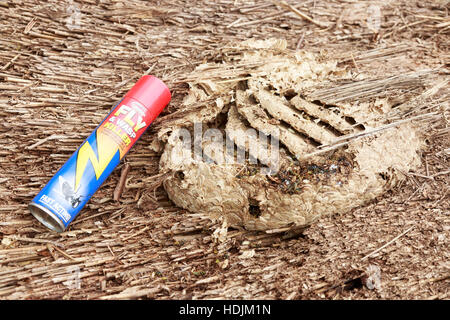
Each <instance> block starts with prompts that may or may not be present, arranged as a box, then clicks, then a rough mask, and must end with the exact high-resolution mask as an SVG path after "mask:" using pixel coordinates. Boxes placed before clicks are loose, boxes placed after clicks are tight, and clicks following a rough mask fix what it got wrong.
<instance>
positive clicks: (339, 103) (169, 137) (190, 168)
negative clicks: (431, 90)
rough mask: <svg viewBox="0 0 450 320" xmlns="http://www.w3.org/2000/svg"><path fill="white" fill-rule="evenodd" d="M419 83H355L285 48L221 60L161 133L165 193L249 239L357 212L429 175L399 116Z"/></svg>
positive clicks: (417, 142)
mask: <svg viewBox="0 0 450 320" xmlns="http://www.w3.org/2000/svg"><path fill="white" fill-rule="evenodd" d="M421 79H422V75H421V74H410V75H402V76H393V77H390V78H385V79H366V78H365V77H364V76H363V75H359V76H357V77H356V78H355V77H354V75H352V74H351V72H349V71H348V70H347V69H346V68H345V67H340V66H339V65H338V63H337V61H333V60H332V59H330V58H329V57H327V56H326V55H325V54H313V53H311V52H305V51H297V52H293V51H290V50H287V49H286V41H284V40H278V39H269V40H264V41H263V40H248V41H245V42H243V43H241V44H239V45H237V46H233V47H227V48H223V49H221V50H220V51H219V52H218V54H217V60H216V61H215V62H210V63H206V64H203V65H200V66H199V67H197V69H196V70H195V71H194V72H193V74H192V75H190V76H188V77H187V78H186V79H185V80H186V82H188V83H189V85H190V91H189V94H188V95H187V96H186V97H185V99H184V102H183V105H182V109H181V110H182V112H180V114H181V116H180V117H179V118H176V117H174V118H173V119H171V122H170V125H169V126H167V125H165V127H164V128H163V129H161V130H160V131H159V132H158V141H157V144H155V146H158V145H160V146H161V147H163V148H164V149H163V150H164V151H163V154H162V156H161V160H160V171H161V172H162V173H170V174H169V175H168V176H167V178H166V179H165V181H164V182H163V185H164V188H165V190H166V191H167V193H168V195H169V197H170V199H171V200H172V201H173V202H174V203H175V204H176V205H177V206H179V207H182V208H185V209H187V210H189V211H192V212H198V213H205V214H208V215H209V216H210V217H211V218H213V219H218V218H221V219H224V220H225V221H226V223H227V224H228V225H229V226H234V227H238V228H245V229H247V230H274V229H275V230H278V229H279V230H284V231H285V230H289V229H296V228H303V227H305V226H307V225H309V224H311V223H312V222H313V221H315V220H316V219H317V218H319V217H320V216H322V215H326V214H333V213H338V212H341V213H342V212H346V211H349V210H350V209H352V208H355V207H357V206H360V205H363V204H364V203H366V202H367V201H369V200H371V199H374V198H375V197H377V196H379V195H381V194H382V193H383V192H385V191H386V190H388V189H390V188H391V187H392V186H394V185H395V184H397V183H398V182H399V181H401V180H402V179H404V177H405V176H404V173H406V172H408V171H409V170H411V169H415V168H416V167H417V166H418V165H419V164H420V157H419V155H418V151H419V149H420V148H421V146H422V141H423V138H422V137H421V134H419V128H418V125H417V124H415V123H413V122H411V121H405V120H404V119H403V120H401V121H397V122H394V121H393V120H392V119H393V118H392V117H391V115H392V114H393V113H395V112H396V111H397V110H396V105H404V103H403V104H401V103H399V101H401V102H405V101H407V100H408V99H410V98H411V92H416V91H417V90H422V89H423V81H421ZM405 88H407V89H408V90H405ZM416 89H417V90H416ZM414 90H416V91H414ZM402 99H403V101H402ZM199 124H201V126H202V129H203V131H201V132H200V136H199V135H198V132H196V128H195V126H198V125H199ZM206 129H208V130H206ZM211 129H215V131H214V130H213V131H211ZM208 131H209V132H210V133H213V134H207V132H208ZM186 132H187V133H189V134H186ZM252 132H253V133H254V132H256V133H258V134H251V133H252ZM219 133H220V134H222V136H220V134H219ZM261 133H262V134H261ZM196 142H197V144H196ZM196 146H197V148H198V149H197V150H196ZM196 151H197V153H196ZM198 151H200V153H198ZM199 154H200V156H199ZM239 155H241V157H239ZM242 155H245V157H242Z"/></svg>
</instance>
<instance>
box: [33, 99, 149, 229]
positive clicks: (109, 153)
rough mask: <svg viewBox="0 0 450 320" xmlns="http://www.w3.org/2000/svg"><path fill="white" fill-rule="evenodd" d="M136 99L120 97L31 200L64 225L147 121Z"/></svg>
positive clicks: (108, 171)
mask: <svg viewBox="0 0 450 320" xmlns="http://www.w3.org/2000/svg"><path fill="white" fill-rule="evenodd" d="M151 120H152V118H151V117H150V114H149V113H148V112H146V109H145V107H144V106H143V105H142V104H140V103H139V102H138V101H136V100H134V99H131V98H125V99H123V100H122V101H121V102H120V103H119V104H118V105H117V106H116V107H115V108H114V109H113V110H112V111H111V112H110V114H109V115H108V116H107V117H106V119H105V120H104V121H103V122H102V123H101V124H100V125H99V126H98V127H97V129H96V130H94V132H93V133H92V134H91V135H90V136H89V137H88V138H87V139H86V140H85V141H84V142H83V144H82V145H81V146H80V148H79V149H78V150H77V151H76V152H75V153H74V154H73V155H72V156H71V157H70V159H69V160H68V161H67V162H66V163H65V164H64V166H63V167H62V168H61V169H60V170H59V171H58V172H57V173H56V174H55V176H54V177H53V178H52V179H51V180H50V181H49V183H48V184H47V185H46V186H45V187H44V188H43V189H42V191H41V192H40V193H39V194H38V195H37V196H36V197H35V198H34V199H33V202H35V203H37V204H39V205H41V206H44V207H46V208H48V209H49V210H51V211H52V212H53V213H54V214H55V215H56V216H58V217H59V218H60V220H61V221H63V222H64V225H65V226H67V225H68V224H69V223H70V222H71V221H72V220H73V219H74V218H75V216H76V215H77V214H78V213H79V211H80V210H81V209H82V208H83V206H84V205H85V204H86V202H87V201H88V200H89V199H90V197H91V196H92V195H93V194H94V193H95V191H97V189H98V188H99V187H100V186H101V184H102V183H103V182H104V181H105V180H106V178H107V177H108V176H109V175H110V174H111V172H112V171H113V170H114V168H115V167H116V166H117V165H118V164H119V162H120V160H121V159H122V158H123V157H124V156H125V154H126V153H127V152H128V151H129V150H130V148H131V147H132V146H133V145H134V143H135V142H136V141H137V140H138V139H139V138H140V136H141V135H142V133H144V131H145V129H146V128H147V127H148V124H150V122H151Z"/></svg>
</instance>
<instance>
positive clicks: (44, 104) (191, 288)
mask: <svg viewBox="0 0 450 320" xmlns="http://www.w3.org/2000/svg"><path fill="white" fill-rule="evenodd" d="M372 3H373V4H374V5H379V6H380V7H381V14H382V19H381V29H380V30H379V32H375V31H376V30H371V29H370V28H368V26H367V23H366V22H367V18H368V17H367V15H366V16H365V15H364V14H365V12H367V10H368V8H365V7H364V5H362V7H361V6H360V7H354V6H357V5H359V4H355V3H351V2H348V1H331V2H329V1H327V2H325V1H320V0H317V1H307V2H303V3H302V4H301V5H296V8H297V9H298V10H300V11H301V12H303V13H304V14H306V15H307V17H308V18H310V19H309V20H308V19H305V18H302V17H300V16H299V15H298V14H297V13H295V12H293V11H292V9H291V8H289V7H286V6H276V5H273V4H271V3H267V2H265V1H264V2H263V1H258V2H255V3H254V2H248V1H245V2H244V1H239V0H236V1H234V0H229V1H225V0H224V1H206V0H205V1H195V2H190V1H189V2H184V1H159V2H158V3H157V2H154V3H149V2H145V1H75V2H69V1H67V2H63V1H56V0H55V1H45V2H44V1H3V0H2V1H0V16H1V17H2V19H1V20H0V33H1V37H0V81H1V82H0V93H1V94H0V116H1V118H2V122H1V124H0V138H1V141H2V144H1V146H0V237H1V242H0V297H1V298H2V299H8V298H16V299H17V298H19V299H40V298H57V299H62V298H64V299H66V298H83V299H85V298H89V299H97V298H139V297H148V298H157V299H177V298H195V299H205V298H263V299H264V298H268V299H272V298H282V299H287V298H289V299H303V298H354V299H364V298H387V299H396V298H413V299H414V298H434V299H436V298H437V299H446V298H448V294H449V291H448V288H449V286H448V281H449V265H448V261H449V258H450V257H449V250H448V249H449V248H448V239H449V238H450V232H449V231H450V230H449V228H448V225H449V218H448V214H449V208H450V199H449V195H448V189H449V180H450V179H449V172H448V168H449V164H450V161H449V156H450V154H449V150H450V143H449V137H448V85H444V86H443V87H441V88H440V90H439V91H438V92H437V93H436V94H435V95H434V96H433V98H427V99H425V100H424V101H423V106H425V107H426V106H427V105H430V106H431V105H435V104H436V103H439V104H440V105H442V106H441V114H442V120H441V121H435V122H434V123H433V124H432V125H430V127H429V132H428V147H427V148H426V149H425V150H424V152H423V154H422V159H423V161H422V162H423V165H422V167H421V169H420V170H418V171H416V172H411V173H409V176H410V179H409V180H408V181H407V182H405V183H404V184H403V185H401V186H399V187H397V188H396V189H395V190H394V191H392V192H391V193H389V194H387V195H385V196H383V197H381V198H379V199H377V200H376V201H374V202H373V203H372V204H369V205H368V206H366V207H362V208H359V209H356V210H353V211H352V212H350V213H348V214H345V215H336V216H332V217H328V218H323V219H321V220H320V221H318V223H317V224H315V225H313V226H312V227H310V228H309V229H308V230H306V231H305V232H304V233H303V235H302V236H300V237H299V236H298V235H291V234H285V235H284V236H282V237H280V236H279V235H278V234H275V235H273V234H272V233H245V232H240V231H232V230H229V231H228V234H227V235H226V236H225V237H224V238H223V239H220V238H221V232H220V231H221V230H220V229H218V227H220V226H218V225H214V224H213V223H211V222H210V220H209V219H208V218H207V217H205V216H201V215H198V214H195V213H187V212H184V211H183V210H180V209H178V208H176V207H174V206H173V205H172V204H171V203H170V201H169V200H168V198H167V196H166V194H165V193H164V191H163V190H162V188H160V187H158V185H159V182H160V181H161V179H162V177H161V176H155V175H157V172H158V159H159V154H157V153H155V152H153V151H151V149H150V148H149V145H150V143H151V142H152V140H153V138H154V134H155V132H156V131H157V130H158V129H160V128H161V127H163V126H165V125H167V124H168V123H169V120H171V119H176V118H178V117H182V116H183V112H177V110H178V107H179V105H180V101H181V99H182V98H183V97H184V95H185V94H186V92H187V89H188V88H187V85H186V81H189V80H190V79H189V78H188V77H189V74H190V72H191V71H192V70H193V69H194V68H195V66H197V65H198V64H200V63H202V62H205V61H214V59H215V56H214V54H215V52H217V49H219V48H221V47H223V46H225V45H228V46H232V43H233V41H238V40H239V41H240V40H242V39H246V38H249V37H256V38H265V37H267V36H268V35H270V36H273V37H276V38H285V39H287V40H288V43H289V48H290V49H296V48H303V49H308V50H311V51H316V52H317V51H320V50H325V49H326V50H328V51H331V52H333V53H334V54H335V56H336V57H338V58H339V59H340V60H341V63H342V64H347V65H348V67H349V68H352V69H353V70H354V71H355V72H365V73H368V74H371V75H373V76H377V75H378V76H380V75H383V76H385V75H387V74H389V75H396V74H399V73H406V72H411V71H419V70H423V69H430V68H431V69H438V70H439V72H438V73H437V74H436V83H440V82H442V81H443V80H444V79H445V78H448V62H449V58H450V54H449V47H448V44H449V28H450V25H449V18H448V16H447V12H448V9H449V8H448V5H447V6H446V3H447V1H437V0H436V1H431V2H427V3H423V2H421V1H416V2H412V1H387V2H385V1H383V2H381V1H379V2H377V1H373V2H372ZM70 6H72V7H70ZM75 7H76V8H78V10H79V11H77V10H75V9H74V8H75ZM74 11H75V12H78V14H77V15H76V17H78V18H77V19H78V20H77V19H75V22H72V24H68V21H69V20H67V18H69V17H71V16H72V17H74V16H73V14H74V13H73V12H74ZM72 21H74V20H73V19H72ZM324 24H326V25H327V26H328V27H326V28H325V27H324ZM145 73H151V74H154V75H156V76H158V77H160V78H161V79H162V80H164V81H165V82H166V83H167V84H168V85H169V87H170V88H171V90H172V93H173V100H172V103H171V105H170V106H169V107H168V108H167V109H166V111H165V113H164V114H163V115H162V116H161V117H160V118H159V119H158V120H157V121H156V122H155V123H154V125H153V127H152V129H151V130H149V131H148V132H147V133H146V135H145V137H143V138H142V140H141V141H140V142H139V143H138V144H137V145H136V146H135V147H134V149H133V150H132V151H131V152H130V153H129V154H128V155H127V157H126V162H127V163H129V164H130V166H131V170H130V172H129V174H128V178H127V182H126V185H125V188H124V191H123V193H122V196H121V199H120V201H119V202H116V201H114V200H113V192H114V189H115V187H116V185H117V183H118V182H119V177H120V173H121V170H120V168H118V169H117V170H116V171H115V172H114V173H113V174H112V176H111V177H110V178H109V179H108V180H107V182H106V183H105V185H104V186H103V187H102V188H101V190H100V191H99V192H98V193H97V194H96V195H95V196H94V197H93V198H92V199H91V201H90V202H89V204H88V205H87V207H86V208H85V209H84V210H83V212H82V213H81V215H80V216H79V217H78V218H77V219H76V221H75V222H74V223H73V224H72V225H71V228H70V229H69V230H68V231H67V232H65V233H63V234H55V233H52V232H49V231H48V230H47V229H45V228H44V227H43V226H41V225H40V224H39V223H38V222H37V221H36V220H35V219H34V218H33V217H32V216H31V215H30V214H29V212H28V210H27V208H26V206H27V204H28V202H29V201H30V200H31V199H32V197H33V196H34V195H35V194H36V193H37V192H38V191H39V189H40V188H41V187H43V185H44V184H45V183H46V182H47V181H48V179H50V177H51V176H52V175H53V174H54V173H55V172H56V170H57V169H58V168H59V167H60V166H61V165H62V164H63V163H64V162H65V161H66V159H67V158H68V157H69V156H70V154H71V153H72V152H73V151H74V150H75V149H76V147H77V146H78V145H79V144H80V143H81V142H82V141H83V140H84V138H85V137H86V136H87V135H88V134H89V133H90V132H91V131H92V130H93V129H94V128H95V127H96V126H97V124H98V123H99V122H100V121H101V120H102V119H103V117H104V116H105V115H106V114H107V112H108V110H109V109H110V107H111V106H112V105H113V104H114V103H115V102H117V100H119V99H120V98H121V97H122V95H123V94H124V93H125V92H126V91H127V90H128V89H129V88H130V87H131V86H132V85H133V83H134V82H135V81H136V80H137V79H138V78H139V77H140V76H141V75H142V74H145ZM323 94H324V95H326V92H323ZM149 190H153V191H151V192H149ZM214 232H215V233H214ZM292 236H295V237H294V238H292ZM217 239H218V240H224V241H223V242H220V241H216V240H217ZM393 239H394V240H395V241H393V242H391V241H392V240H393ZM379 248H381V250H378V249H379ZM372 252H374V253H373V254H371V253H372ZM369 254H371V255H369ZM367 255H369V256H368V257H366V256H367ZM370 265H375V266H378V267H379V269H380V272H381V289H379V290H369V289H368V288H367V287H366V286H363V287H361V288H353V289H351V288H350V286H349V285H348V284H347V286H345V285H344V283H345V282H346V281H347V280H352V279H359V278H361V277H362V278H364V273H367V272H366V271H367V270H368V267H369V266H370ZM76 268H79V271H80V276H81V283H80V284H81V286H80V288H79V289H69V288H68V286H67V285H69V286H70V285H71V284H72V285H73V282H70V281H69V283H67V282H66V283H65V281H67V280H71V279H73V278H74V270H76ZM351 283H354V284H357V283H358V280H355V281H353V282H351Z"/></svg>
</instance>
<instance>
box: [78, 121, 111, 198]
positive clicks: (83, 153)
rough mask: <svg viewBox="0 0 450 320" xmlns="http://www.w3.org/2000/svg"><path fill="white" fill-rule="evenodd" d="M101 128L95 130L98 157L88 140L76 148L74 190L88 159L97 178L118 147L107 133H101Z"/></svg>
mask: <svg viewBox="0 0 450 320" xmlns="http://www.w3.org/2000/svg"><path fill="white" fill-rule="evenodd" d="M101 129H102V128H99V129H98V130H97V151H98V158H97V156H96V155H95V152H94V150H92V147H91V145H90V144H89V141H86V142H85V143H84V144H83V145H82V146H81V148H80V149H79V150H78V157H77V167H76V171H75V172H76V173H75V190H77V188H78V186H79V184H80V181H81V178H82V177H83V173H84V170H85V169H86V166H87V164H88V161H89V160H90V161H91V163H92V166H93V167H94V171H95V176H96V178H97V180H98V178H100V176H101V175H102V173H103V171H105V169H106V167H107V166H108V164H109V163H110V162H111V159H112V158H113V157H114V155H115V154H116V152H117V149H119V147H118V145H117V143H116V142H115V141H114V140H113V139H112V138H110V137H109V136H108V135H106V134H104V133H102V132H101V131H102V130H101Z"/></svg>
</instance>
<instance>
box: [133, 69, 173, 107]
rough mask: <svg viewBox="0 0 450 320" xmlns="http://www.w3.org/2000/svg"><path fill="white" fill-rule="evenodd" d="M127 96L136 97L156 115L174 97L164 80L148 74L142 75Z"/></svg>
mask: <svg viewBox="0 0 450 320" xmlns="http://www.w3.org/2000/svg"><path fill="white" fill-rule="evenodd" d="M125 97H129V98H133V99H136V100H137V101H139V102H140V103H141V104H143V105H144V106H145V107H146V108H147V109H148V110H149V111H150V112H151V113H153V114H155V115H156V116H158V115H159V114H160V113H161V111H163V109H164V108H165V107H166V106H167V105H168V104H169V102H170V99H171V98H172V96H171V94H170V91H169V88H168V87H167V86H166V85H165V84H164V82H162V81H161V80H159V79H158V78H156V77H154V76H148V75H147V76H143V77H141V78H140V79H139V81H138V82H136V84H135V85H134V86H133V88H131V89H130V91H128V92H127V94H126V95H125Z"/></svg>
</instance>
